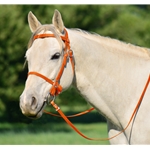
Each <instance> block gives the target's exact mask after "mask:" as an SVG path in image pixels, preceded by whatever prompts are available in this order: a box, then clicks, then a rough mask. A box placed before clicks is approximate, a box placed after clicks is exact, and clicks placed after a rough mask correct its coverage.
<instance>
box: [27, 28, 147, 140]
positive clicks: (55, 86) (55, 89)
mask: <svg viewBox="0 0 150 150" xmlns="http://www.w3.org/2000/svg"><path fill="white" fill-rule="evenodd" d="M65 32H66V34H65V36H61V39H62V40H63V41H64V42H65V49H64V59H63V63H62V66H61V68H60V71H59V72H58V75H57V77H56V79H55V81H52V80H51V79H49V78H47V77H46V76H44V75H42V74H40V73H38V72H34V71H32V72H29V73H28V75H36V76H39V77H41V78H43V79H44V80H46V81H47V82H49V83H50V84H52V87H51V89H50V95H52V96H54V97H55V95H58V94H60V93H61V91H62V86H61V85H60V84H59V81H60V78H61V76H62V73H63V70H64V67H65V66H66V63H67V58H68V57H69V58H70V61H71V63H72V68H73V72H74V62H73V52H72V50H71V49H70V41H69V38H68V33H67V30H66V29H65ZM46 37H55V36H54V34H39V35H35V36H34V40H35V39H38V38H46ZM149 83H150V75H149V77H148V80H147V82H146V85H145V87H144V90H143V92H142V94H141V96H140V98H139V100H138V103H137V105H136V107H135V109H134V111H133V113H132V115H131V118H130V120H129V122H128V124H127V126H126V127H125V128H124V129H123V130H121V131H120V132H119V133H118V134H116V135H114V136H112V137H110V138H89V137H87V136H85V135H84V134H82V133H81V132H80V131H79V130H78V129H77V128H76V127H75V126H74V125H73V124H72V123H71V122H70V120H69V119H68V118H69V117H75V116H80V115H83V114H86V113H88V112H91V111H92V110H94V108H91V109H89V110H87V111H85V112H82V113H79V114H76V115H72V116H68V117H67V116H65V114H64V113H63V112H62V111H61V109H60V108H59V107H58V106H57V104H56V103H55V102H54V99H53V100H52V101H50V104H51V105H52V106H53V107H54V108H55V110H56V111H57V112H58V113H59V115H57V114H52V113H50V112H47V111H44V113H46V114H50V115H53V116H57V117H62V118H63V119H64V120H65V121H66V122H67V123H68V124H69V125H70V127H71V128H73V129H74V130H75V131H76V132H77V133H78V134H79V135H81V136H82V137H84V138H86V139H88V140H97V141H98V140H101V141H104V140H110V139H113V138H115V137H116V136H118V135H120V134H121V133H122V132H124V131H125V130H126V129H127V128H128V126H129V125H130V123H131V121H132V120H133V117H134V116H135V114H136V113H137V111H138V109H139V107H140V104H141V102H142V100H143V97H144V95H145V92H146V90H147V87H148V85H149Z"/></svg>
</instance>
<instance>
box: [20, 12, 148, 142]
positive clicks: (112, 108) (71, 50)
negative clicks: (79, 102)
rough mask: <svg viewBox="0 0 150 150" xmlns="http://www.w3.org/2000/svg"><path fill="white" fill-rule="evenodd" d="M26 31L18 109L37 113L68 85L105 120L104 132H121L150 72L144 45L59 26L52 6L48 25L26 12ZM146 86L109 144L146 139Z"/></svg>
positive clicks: (35, 115)
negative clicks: (23, 78)
mask: <svg viewBox="0 0 150 150" xmlns="http://www.w3.org/2000/svg"><path fill="white" fill-rule="evenodd" d="M28 23H29V28H30V30H31V32H32V36H31V38H30V40H29V43H28V50H27V51H26V54H25V57H26V60H27V63H28V71H29V73H28V77H27V80H26V82H25V88H24V90H23V92H22V94H21V95H20V109H21V111H22V113H23V114H24V115H25V116H27V117H29V118H31V119H38V118H40V117H41V116H42V114H43V110H44V108H45V107H46V106H47V105H48V104H49V102H50V101H53V99H54V98H55V96H57V95H58V94H60V93H62V92H63V91H65V90H67V89H68V88H69V87H70V86H71V85H73V86H74V87H75V88H76V89H77V90H78V91H79V92H80V94H81V95H82V96H83V97H84V98H85V100H86V101H87V102H88V103H89V104H90V105H91V106H92V107H94V108H95V109H96V110H97V111H98V112H99V113H100V114H102V115H103V116H104V117H105V118H106V120H107V127H108V137H111V136H114V135H115V134H118V133H119V132H120V131H122V130H123V129H124V128H125V127H126V125H127V123H128V121H129V119H130V117H131V115H132V113H133V111H134V109H135V107H136V105H137V103H138V100H139V97H140V96H141V94H142V91H143V89H144V87H145V84H146V82H147V78H148V77H149V73H150V52H149V49H148V48H144V47H140V46H136V45H133V44H130V43H125V42H123V41H119V40H117V39H112V38H109V37H104V36H101V35H97V34H94V33H89V32H87V31H83V30H81V29H69V28H66V27H65V26H64V22H63V19H62V16H61V13H60V12H59V11H58V10H55V11H54V14H53V17H52V24H44V25H42V24H41V23H40V21H39V20H38V19H37V17H36V16H35V15H34V14H33V13H32V12H31V11H30V12H29V13H28ZM149 98H150V86H149V85H147V89H146V91H145V93H144V95H143V98H142V102H141V103H140V105H139V107H138V110H137V111H136V114H135V116H134V119H132V121H131V123H130V125H129V126H128V128H127V129H126V130H125V131H123V132H122V133H121V134H119V135H118V136H116V137H115V138H113V139H110V140H109V142H110V144H127V145H129V144H150V138H149V135H150V120H149V119H148V117H149V116H150V111H149V107H150V99H149Z"/></svg>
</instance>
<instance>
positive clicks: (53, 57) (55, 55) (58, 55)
mask: <svg viewBox="0 0 150 150" xmlns="http://www.w3.org/2000/svg"><path fill="white" fill-rule="evenodd" d="M59 57H60V53H58V52H57V53H55V54H54V55H53V56H52V57H51V60H53V59H58V58H59Z"/></svg>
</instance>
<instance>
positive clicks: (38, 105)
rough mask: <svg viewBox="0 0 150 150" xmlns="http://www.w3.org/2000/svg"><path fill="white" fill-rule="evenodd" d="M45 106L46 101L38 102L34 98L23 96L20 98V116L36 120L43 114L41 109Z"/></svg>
mask: <svg viewBox="0 0 150 150" xmlns="http://www.w3.org/2000/svg"><path fill="white" fill-rule="evenodd" d="M46 104H47V101H46V100H43V101H42V102H39V100H38V99H37V98H36V97H35V96H33V95H32V96H31V95H28V96H26V95H24V94H22V95H21V96H20V109H21V111H22V114H23V115H25V116H26V117H28V118H31V119H38V118H40V117H41V116H42V114H43V109H44V108H45V106H46Z"/></svg>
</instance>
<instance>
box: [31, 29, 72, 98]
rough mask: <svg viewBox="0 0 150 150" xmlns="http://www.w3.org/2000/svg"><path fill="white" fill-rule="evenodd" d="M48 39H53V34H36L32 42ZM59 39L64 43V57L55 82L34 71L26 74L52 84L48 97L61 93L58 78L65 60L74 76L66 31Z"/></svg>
mask: <svg viewBox="0 0 150 150" xmlns="http://www.w3.org/2000/svg"><path fill="white" fill-rule="evenodd" d="M48 37H53V38H55V35H54V34H38V35H35V36H34V40H36V39H38V38H48ZM60 37H61V39H62V40H63V41H64V43H65V48H64V56H63V62H62V65H61V68H60V70H59V72H58V74H57V76H56V78H55V81H52V80H51V79H49V78H47V77H46V76H44V75H42V74H40V73H38V72H35V71H31V72H29V73H28V75H36V76H38V77H41V78H43V79H44V80H45V81H47V82H48V83H50V84H52V87H51V89H50V95H51V96H53V97H54V96H55V95H58V94H60V93H61V92H62V86H61V85H60V84H59V81H60V78H61V76H62V74H63V71H64V68H65V66H66V64H67V60H68V58H70V61H71V64H72V70H73V74H74V60H73V52H72V50H71V49H70V41H69V38H68V33H67V30H66V29H65V36H60Z"/></svg>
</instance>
